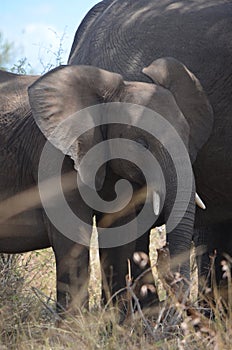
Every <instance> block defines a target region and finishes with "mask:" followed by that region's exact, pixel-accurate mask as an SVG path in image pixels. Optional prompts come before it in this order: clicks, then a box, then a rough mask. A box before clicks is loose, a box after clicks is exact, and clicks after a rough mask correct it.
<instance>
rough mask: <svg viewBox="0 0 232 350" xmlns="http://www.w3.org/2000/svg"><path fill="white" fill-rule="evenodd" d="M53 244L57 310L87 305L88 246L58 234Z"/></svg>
mask: <svg viewBox="0 0 232 350" xmlns="http://www.w3.org/2000/svg"><path fill="white" fill-rule="evenodd" d="M56 240H57V242H56V244H55V245H54V246H53V249H54V253H55V258H56V275H57V310H58V312H61V313H62V312H64V311H66V310H68V311H71V312H75V310H77V309H78V308H80V307H82V306H84V307H87V306H88V305H87V304H88V281H89V247H86V246H83V245H81V244H77V243H74V242H73V241H71V240H69V239H67V238H66V237H64V236H62V235H61V234H60V236H59V238H58V234H57V235H56Z"/></svg>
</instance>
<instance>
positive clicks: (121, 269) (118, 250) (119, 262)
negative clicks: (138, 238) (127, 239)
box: [100, 242, 135, 303]
mask: <svg viewBox="0 0 232 350" xmlns="http://www.w3.org/2000/svg"><path fill="white" fill-rule="evenodd" d="M134 251H135V242H132V243H128V244H126V245H123V246H120V247H114V248H101V249H100V259H101V267H102V274H103V302H104V303H106V302H107V301H108V300H109V298H110V297H111V296H114V295H115V293H117V292H118V291H119V290H121V289H123V288H125V287H126V276H127V275H128V274H129V267H128V260H130V261H132V256H133V253H134ZM120 294H122V293H120ZM116 299H117V298H116Z"/></svg>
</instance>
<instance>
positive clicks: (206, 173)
mask: <svg viewBox="0 0 232 350" xmlns="http://www.w3.org/2000/svg"><path fill="white" fill-rule="evenodd" d="M231 17H232V4H231V2H228V1H226V0H219V1H206V0H200V1H198V0H193V1H191V2H189V1H187V0H186V1H181V2H179V1H173V0H164V1H158V0H155V1H154V0H137V1H133V0H128V1H123V0H114V1H113V0H105V1H102V2H100V3H99V4H97V5H96V6H95V7H93V9H92V10H90V12H89V13H88V14H87V16H86V17H85V18H84V20H83V21H82V23H81V25H80V27H79V28H78V30H77V32H76V35H75V38H74V42H73V46H72V49H71V53H70V56H69V61H68V62H69V64H88V65H94V66H98V67H100V68H104V69H108V70H111V71H113V72H117V73H120V74H121V75H122V76H123V78H124V79H126V80H137V81H144V82H151V79H150V78H151V76H149V74H148V76H145V75H144V74H143V72H142V69H143V68H144V67H146V66H149V64H150V63H151V62H152V61H153V60H154V59H157V58H160V57H164V56H173V57H175V58H176V59H178V60H179V61H181V62H183V63H184V64H185V65H186V66H187V67H188V68H189V69H190V70H191V71H192V72H194V73H195V74H196V75H197V77H198V78H199V80H200V81H201V83H202V85H203V87H204V90H205V92H206V94H207V96H208V97H209V101H210V103H211V105H212V107H213V110H214V116H215V122H214V128H213V131H212V134H211V137H210V139H209V140H208V142H207V143H206V144H205V145H204V147H203V148H202V149H201V150H200V152H198V156H197V158H196V160H195V161H194V164H193V168H194V174H195V180H196V188H197V192H198V193H199V194H200V196H201V198H202V199H203V201H204V202H205V203H206V206H207V210H206V211H201V210H199V209H197V211H196V219H195V234H194V240H195V244H196V246H205V247H206V250H207V251H206V253H204V254H203V256H202V257H201V259H199V260H200V261H199V271H200V275H207V274H208V271H209V269H208V266H209V254H211V253H212V252H214V251H215V250H216V251H217V258H216V261H215V264H216V276H217V280H218V281H219V280H220V278H221V267H220V260H221V258H222V255H223V253H228V254H230V255H231V254H232V235H231V232H230V231H231V223H232V222H231V221H232V216H231V208H232V201H231V198H232V189H231V173H232V160H231V156H230V153H231V113H232V99H231V89H232V67H231V53H232V42H231V39H230V38H231V35H232V23H231ZM161 84H162V82H161ZM183 113H184V114H185V112H184V111H183ZM207 123H208V122H205V121H204V119H202V122H201V125H200V124H199V125H197V124H195V122H194V121H192V123H190V130H191V127H193V128H194V124H195V127H196V130H198V135H199V136H201V134H202V131H201V128H202V127H203V130H204V129H205V128H207V127H209V128H210V126H208V124H207ZM191 137H192V135H191V131H190V138H191ZM117 172H119V173H120V168H118V169H117ZM135 180H136V179H135ZM187 237H188V235H187V236H186V235H185V234H184V233H183V237H182V244H184V243H183V242H185V240H188V238H187ZM168 239H169V241H170V243H171V242H172V243H171V244H170V249H171V254H172V255H173V254H174V253H175V250H176V249H177V247H178V246H179V241H178V242H177V241H175V236H174V235H171V234H170V235H169V237H168ZM141 242H142V243H141ZM140 247H142V248H144V240H142V241H140Z"/></svg>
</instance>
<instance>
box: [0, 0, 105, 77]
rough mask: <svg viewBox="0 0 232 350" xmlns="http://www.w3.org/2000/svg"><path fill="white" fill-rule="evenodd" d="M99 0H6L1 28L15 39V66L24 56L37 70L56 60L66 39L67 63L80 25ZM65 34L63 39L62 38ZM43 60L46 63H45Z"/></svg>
mask: <svg viewBox="0 0 232 350" xmlns="http://www.w3.org/2000/svg"><path fill="white" fill-rule="evenodd" d="M98 2H99V0H66V1H64V0H62V1H61V0H33V1H31V0H7V1H6V0H5V1H3V2H2V4H1V10H0V32H1V33H2V34H3V37H4V39H6V40H7V41H9V42H13V43H14V53H15V54H14V57H13V61H12V62H11V63H10V65H11V66H12V65H13V64H14V63H17V62H18V61H19V60H21V59H23V58H25V57H26V58H27V62H28V63H29V64H30V65H31V67H32V70H33V72H34V73H37V74H40V73H43V70H44V69H45V67H46V66H48V65H49V64H53V65H55V64H56V54H57V52H58V49H59V46H60V42H61V41H62V49H63V50H64V53H63V54H62V58H63V62H62V63H66V62H67V59H68V55H69V52H70V50H71V45H72V41H73V38H74V35H75V32H76V29H77V27H78V25H79V24H80V22H81V20H82V19H83V18H84V16H85V15H86V13H87V12H88V11H89V10H90V9H91V7H93V6H94V5H95V4H96V3H98ZM62 38H63V39H62ZM41 62H42V63H41Z"/></svg>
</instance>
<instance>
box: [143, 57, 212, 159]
mask: <svg viewBox="0 0 232 350" xmlns="http://www.w3.org/2000/svg"><path fill="white" fill-rule="evenodd" d="M143 73H145V74H146V75H147V76H149V77H150V78H151V79H152V80H153V81H154V83H155V84H157V85H161V86H163V87H164V88H166V89H168V90H169V91H170V92H171V93H172V95H173V97H174V98H175V101H176V103H177V105H178V107H179V109H180V110H181V112H182V113H183V115H184V117H185V118H186V120H187V122H188V124H189V127H190V136H189V155H190V158H191V161H192V163H193V162H194V161H195V159H196V156H197V152H198V151H199V150H200V149H201V148H202V146H203V145H204V144H205V142H206V141H207V140H208V138H209V136H210V134H211V132H212V128H213V121H214V116H213V110H212V107H211V105H210V103H209V100H208V98H207V96H206V94H205V92H204V90H203V88H202V86H201V83H200V81H199V80H198V79H197V78H196V77H195V75H194V74H193V73H192V72H190V71H189V69H187V67H186V66H184V65H183V64H182V63H181V62H179V61H178V60H176V59H175V58H173V57H164V58H159V59H157V60H155V61H153V62H152V63H151V64H150V66H148V67H146V68H144V69H143Z"/></svg>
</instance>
